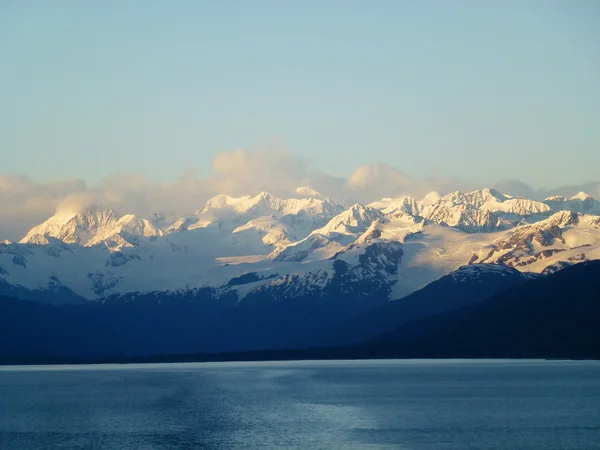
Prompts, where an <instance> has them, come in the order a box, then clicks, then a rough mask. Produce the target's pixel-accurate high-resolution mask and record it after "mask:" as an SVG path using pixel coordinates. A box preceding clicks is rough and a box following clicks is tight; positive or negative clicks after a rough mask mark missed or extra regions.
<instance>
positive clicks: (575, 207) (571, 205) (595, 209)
mask: <svg viewBox="0 0 600 450" xmlns="http://www.w3.org/2000/svg"><path fill="white" fill-rule="evenodd" d="M544 203H545V204H547V205H548V206H549V207H550V208H552V210H554V211H575V212H578V213H580V214H594V215H598V214H600V202H599V201H598V200H596V199H595V198H594V197H592V196H591V195H589V194H587V193H586V192H579V193H578V194H576V195H574V196H573V197H571V198H569V199H567V198H566V197H562V196H554V197H548V198H547V199H546V200H544Z"/></svg>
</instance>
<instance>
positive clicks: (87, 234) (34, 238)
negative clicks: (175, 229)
mask: <svg viewBox="0 0 600 450" xmlns="http://www.w3.org/2000/svg"><path fill="white" fill-rule="evenodd" d="M164 234H165V233H164V232H163V231H162V230H161V229H159V228H157V227H156V226H154V225H153V224H152V223H151V222H150V221H149V220H148V219H140V218H138V217H137V216H135V215H133V214H127V215H125V216H123V217H120V218H119V217H118V216H117V215H116V214H115V212H114V211H113V210H112V209H103V208H99V207H98V206H96V205H92V206H90V207H88V208H87V209H86V210H84V211H83V212H79V213H65V212H59V213H57V214H55V215H54V216H52V217H51V218H50V219H48V220H47V221H46V222H44V223H42V224H40V225H38V226H36V227H34V228H32V229H31V230H30V231H29V233H27V235H26V236H25V237H24V238H23V239H22V240H21V241H20V243H22V244H36V245H49V244H50V243H52V240H53V239H56V240H58V241H61V242H63V243H65V244H79V245H82V246H86V247H90V246H93V245H99V244H101V243H107V242H109V241H110V244H107V245H108V246H109V248H111V249H120V248H121V247H123V246H126V247H131V246H133V245H134V244H133V241H135V239H132V238H131V237H132V236H145V237H156V236H162V235H164Z"/></svg>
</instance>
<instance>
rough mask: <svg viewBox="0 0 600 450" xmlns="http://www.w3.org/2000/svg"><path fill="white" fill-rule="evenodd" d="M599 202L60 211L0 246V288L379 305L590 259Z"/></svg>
mask: <svg viewBox="0 0 600 450" xmlns="http://www.w3.org/2000/svg"><path fill="white" fill-rule="evenodd" d="M597 205H598V202H597V201H596V200H595V199H593V198H592V197H590V196H588V195H587V194H578V195H577V196H574V197H573V198H570V199H566V198H562V197H551V198H548V199H546V200H545V201H544V202H537V201H534V200H530V199H525V198H521V197H513V196H510V195H507V194H503V193H500V192H498V191H496V190H493V189H482V190H478V191H473V192H466V193H463V192H453V193H450V194H448V195H444V196H440V195H439V194H437V193H430V194H428V195H427V196H426V197H425V198H423V199H422V200H416V199H414V198H412V197H408V196H402V197H390V198H384V199H382V200H380V201H378V202H374V203H371V204H369V205H368V206H365V205H361V204H354V205H351V206H348V207H344V206H342V205H341V204H339V203H337V202H335V201H334V200H331V199H329V198H327V197H325V196H323V195H321V194H320V193H318V192H316V191H315V190H313V189H311V188H308V187H302V188H298V190H297V195H296V197H295V198H287V199H282V198H279V197H277V196H274V195H272V194H270V193H267V192H261V193H259V194H258V195H254V196H250V195H248V196H243V197H231V196H227V195H218V196H215V197H213V198H212V199H210V200H209V201H207V202H206V203H205V204H204V206H202V207H201V208H200V209H199V210H198V211H197V212H196V213H195V214H192V215H187V216H183V217H179V218H177V217H174V216H173V214H171V213H166V212H157V213H153V214H151V215H150V216H147V217H145V218H144V217H139V216H136V215H133V214H125V215H119V214H118V213H116V212H115V211H113V210H111V209H109V208H101V207H99V206H95V205H91V206H87V207H85V208H83V209H79V210H65V209H64V208H63V209H61V210H59V211H58V212H57V213H56V214H55V215H54V216H52V217H51V218H50V219H48V220H47V221H46V222H44V223H42V224H40V225H38V226H36V227H34V228H32V229H31V230H30V231H29V233H27V235H26V236H25V237H24V238H23V239H22V240H21V241H20V243H11V242H8V241H5V242H3V243H0V283H1V285H2V286H5V287H7V288H6V289H9V290H16V291H18V292H19V293H20V294H19V295H22V296H25V297H27V296H29V297H30V298H34V297H35V298H36V299H39V298H40V294H39V293H43V292H44V291H46V290H48V292H50V290H49V287H48V286H52V291H53V292H58V291H57V290H61V289H63V288H64V289H68V290H69V291H70V292H72V293H73V295H76V296H78V298H83V299H87V300H95V301H105V300H106V299H107V298H112V299H116V298H120V299H123V298H127V299H129V300H131V299H134V298H146V297H147V296H148V292H153V293H162V294H160V295H163V294H164V295H166V298H170V296H171V295H176V296H180V295H182V294H181V293H182V292H189V293H192V292H200V291H199V290H201V291H202V292H208V291H206V290H207V289H209V290H211V291H210V292H211V293H210V296H211V298H215V299H217V300H215V301H218V299H219V298H224V299H227V301H229V300H230V299H231V298H235V299H236V301H239V302H242V303H243V302H246V301H250V299H252V298H254V299H256V298H262V299H265V298H282V296H284V294H285V295H287V296H291V297H293V298H306V296H310V297H311V298H329V297H331V296H332V295H336V296H344V295H352V296H356V298H358V297H361V298H364V299H375V298H377V299H379V300H380V299H381V298H384V299H385V300H387V299H393V298H399V297H403V296H406V295H408V294H410V293H411V292H414V291H415V290H418V289H420V288H423V287H424V286H426V285H427V284H428V283H431V282H432V281H434V280H436V279H438V278H440V277H442V276H444V275H446V274H448V273H450V272H452V271H453V270H456V269H458V268H459V267H461V266H465V265H467V264H469V263H471V264H503V265H505V266H507V267H513V268H516V269H518V270H520V271H523V272H535V273H550V272H553V271H556V270H559V269H560V268H562V267H566V266H568V265H572V264H576V263H578V262H582V261H587V260H591V259H596V258H600V217H599V216H596V215H594V214H592V213H593V212H594V211H596V210H597ZM249 274H254V275H252V276H250V275H249ZM232 280H245V282H244V283H241V282H238V281H235V282H232ZM33 292H35V293H36V294H35V295H34V294H32V293H33ZM61 292H62V291H61ZM269 292H272V293H273V295H271V294H269ZM1 293H2V290H0V294H1ZM275 293H277V294H275ZM53 295H54V294H53ZM153 295H154V294H153ZM156 295H159V294H156ZM379 300H377V301H379Z"/></svg>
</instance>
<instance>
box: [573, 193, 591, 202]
mask: <svg viewBox="0 0 600 450" xmlns="http://www.w3.org/2000/svg"><path fill="white" fill-rule="evenodd" d="M589 198H593V197H592V196H591V195H590V194H588V193H587V192H583V191H582V192H579V193H577V194H575V195H574V196H573V197H571V198H570V199H569V200H582V201H584V200H587V199H589Z"/></svg>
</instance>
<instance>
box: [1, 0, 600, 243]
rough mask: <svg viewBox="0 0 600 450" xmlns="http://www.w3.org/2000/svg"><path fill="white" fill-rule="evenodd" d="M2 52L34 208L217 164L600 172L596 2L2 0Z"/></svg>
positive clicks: (224, 180) (583, 177) (16, 184)
mask: <svg viewBox="0 0 600 450" xmlns="http://www.w3.org/2000/svg"><path fill="white" fill-rule="evenodd" d="M0 56H1V57H0V99H1V101H2V107H1V108H0V174H1V175H0V177H1V178H0V191H1V192H0V201H2V202H4V203H6V202H9V201H12V202H13V203H16V202H17V199H19V202H21V203H23V202H30V201H31V202H33V204H34V206H32V207H31V208H32V209H31V210H32V211H33V210H35V209H36V207H35V205H38V203H39V204H40V205H41V204H46V203H48V202H47V201H46V200H47V199H46V200H44V199H45V198H46V197H42V200H40V199H39V198H37V197H35V199H33V200H32V197H31V195H32V194H31V192H36V195H38V194H37V193H39V192H45V191H48V192H51V193H52V199H53V200H52V202H54V203H55V202H56V201H57V200H56V199H59V198H60V197H61V196H62V195H63V194H64V195H69V194H71V193H73V192H79V191H80V190H89V189H96V190H97V189H103V188H106V186H112V187H114V186H119V187H122V186H123V185H126V186H128V188H130V189H129V191H127V190H125V191H127V192H129V194H131V189H133V188H132V187H131V186H132V185H136V186H135V189H134V190H137V191H139V190H140V189H142V188H148V186H149V185H152V186H157V185H160V186H163V188H164V186H167V187H168V186H173V185H181V184H182V183H183V184H186V183H187V184H189V183H192V182H193V183H196V184H197V183H201V184H202V185H203V186H204V188H206V184H207V183H209V182H215V179H218V180H219V182H215V184H214V185H213V188H211V189H209V190H210V191H211V192H212V191H216V189H217V188H219V189H226V190H227V189H228V190H229V191H228V192H223V193H228V194H233V193H235V192H236V191H238V190H241V189H242V187H244V188H250V187H252V188H254V187H256V188H258V187H261V188H262V187H264V186H263V185H267V184H268V183H266V181H265V180H269V179H271V178H273V179H274V181H273V183H274V184H277V182H278V180H279V181H285V180H286V179H288V178H289V179H293V180H294V181H306V180H308V181H311V180H312V181H313V184H315V183H316V184H318V183H317V182H315V181H314V180H315V179H316V178H318V179H319V180H321V181H322V182H323V180H329V181H328V182H331V181H332V180H344V183H346V184H348V183H350V184H352V183H354V186H355V187H356V186H363V187H364V186H366V185H369V184H373V182H374V180H376V181H377V180H379V181H381V180H383V181H386V180H387V181H389V183H388V184H389V186H388V187H390V192H389V195H393V194H395V193H398V192H400V191H402V190H403V187H404V186H406V185H407V184H410V183H412V182H413V181H414V180H418V182H419V189H421V188H423V189H424V187H423V185H424V184H427V183H429V184H427V185H428V187H429V185H432V186H433V187H434V188H436V189H438V190H439V189H441V188H445V187H448V188H450V184H452V187H456V186H458V187H462V186H465V187H467V186H471V185H473V186H475V185H477V186H478V187H484V186H485V185H491V184H493V183H502V182H507V181H506V180H511V181H512V182H518V183H521V184H523V186H524V189H535V190H545V189H551V188H553V187H555V186H563V185H580V184H582V183H587V182H595V181H598V180H600V176H599V175H598V168H599V167H600V82H599V80H600V3H599V2H598V1H597V0H564V1H559V0H540V1H537V0H519V1H513V0H507V1H494V2H493V1H485V0H484V1H476V0H457V1H453V2H449V1H446V0H425V1H416V0H415V1H410V0H405V1H397V0H388V1H383V0H373V1H365V0H363V1H352V0H325V1H317V0H307V1H304V2H284V1H277V0H271V1H268V0H253V1H250V0H246V1H241V0H239V1H236V0H224V1H218V2H209V1H186V0H179V1H177V2H167V1H166V0H165V1H163V0H154V1H150V2H141V1H139V0H136V1H133V0H118V1H117V0H109V1H106V2H78V1H75V0H56V1H53V2H47V1H42V0H39V1H35V0H26V1H22V0H18V1H17V0H3V1H2V2H0ZM278 164H281V165H278ZM286 170H287V172H286ZM299 172H301V173H299ZM305 172H306V173H305ZM307 173H309V174H310V176H307V175H306V174H307ZM133 174H134V175H133ZM232 177H233V178H234V179H230V178H232ZM294 177H296V178H294ZM390 177H391V178H390ZM239 179H244V180H247V181H248V183H247V184H246V185H244V186H240V184H239V182H238V181H239ZM305 179H306V180H305ZM140 180H142V181H140ZM190 180H193V181H190ZM353 180H354V181H353ZM407 180H409V181H407ZM426 180H428V181H427V182H426ZM432 180H438V183H437V185H435V184H436V183H434V182H433V181H432ZM448 180H454V181H453V182H452V183H449V181H448ZM136 183H137V184H136ZM236 183H237V184H236ZM323 183H324V182H323ZM323 183H322V184H323ZM403 183H404V184H403ZM325 184H326V183H325ZM396 184H397V186H396ZM438 185H439V186H441V188H440V187H438ZM510 186H513V187H514V186H515V184H512V185H510ZM266 187H268V186H266ZM396 187H397V189H396ZM419 189H417V190H419ZM166 190H168V189H166ZM205 190H206V189H205ZM125 191H121V193H120V194H119V195H121V196H123V195H124V194H123V192H125ZM163 191H165V189H163ZM2 192H3V193H2ZM177 192H179V191H177ZM203 192H204V191H203ZM381 192H383V190H381ZM377 193H378V194H379V193H380V191H377ZM17 194H18V195H17ZM19 195H20V196H21V197H19ZM44 195H46V194H44ZM48 195H50V194H48ZM161 195H163V196H164V195H166V194H164V192H163V193H162V194H161ZM198 197H199V198H198V202H200V200H201V198H200V197H202V195H199V196H198ZM52 202H50V203H52ZM54 203H52V205H54ZM3 206H4V205H3ZM45 212H46V211H45V210H44V213H45ZM0 219H1V217H0ZM31 220H33V219H31ZM1 223H2V222H1V221H0V224H1ZM0 237H2V236H0Z"/></svg>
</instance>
